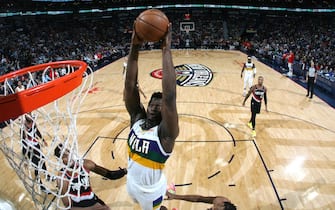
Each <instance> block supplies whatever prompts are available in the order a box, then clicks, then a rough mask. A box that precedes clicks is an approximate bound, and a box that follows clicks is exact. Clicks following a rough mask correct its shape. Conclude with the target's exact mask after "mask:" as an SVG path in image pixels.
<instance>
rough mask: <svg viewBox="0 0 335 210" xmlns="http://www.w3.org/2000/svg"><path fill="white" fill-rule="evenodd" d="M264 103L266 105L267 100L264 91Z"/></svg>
mask: <svg viewBox="0 0 335 210" xmlns="http://www.w3.org/2000/svg"><path fill="white" fill-rule="evenodd" d="M264 103H265V105H267V104H268V99H267V97H266V91H265V93H264Z"/></svg>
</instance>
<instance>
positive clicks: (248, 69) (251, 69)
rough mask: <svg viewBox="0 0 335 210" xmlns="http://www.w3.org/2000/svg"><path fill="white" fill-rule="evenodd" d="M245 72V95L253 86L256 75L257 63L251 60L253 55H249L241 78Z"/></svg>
mask: <svg viewBox="0 0 335 210" xmlns="http://www.w3.org/2000/svg"><path fill="white" fill-rule="evenodd" d="M243 72H244V85H243V96H245V94H246V93H247V86H248V89H250V88H251V86H252V82H253V80H254V78H255V76H256V67H255V64H254V63H253V62H252V61H251V57H250V56H248V60H247V62H245V63H244V65H243V67H242V71H241V78H242V77H243Z"/></svg>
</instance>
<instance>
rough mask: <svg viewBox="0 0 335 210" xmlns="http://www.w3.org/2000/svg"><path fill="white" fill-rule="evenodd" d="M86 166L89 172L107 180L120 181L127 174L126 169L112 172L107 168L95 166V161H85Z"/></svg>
mask: <svg viewBox="0 0 335 210" xmlns="http://www.w3.org/2000/svg"><path fill="white" fill-rule="evenodd" d="M84 166H85V168H87V169H88V170H90V171H92V172H94V173H96V174H99V175H101V176H103V177H106V178H107V179H120V178H122V177H123V176H125V175H126V174H127V169H126V168H120V169H119V170H115V171H111V170H108V169H107V168H104V167H102V166H99V165H97V164H95V163H94V162H93V161H91V160H88V159H85V160H84Z"/></svg>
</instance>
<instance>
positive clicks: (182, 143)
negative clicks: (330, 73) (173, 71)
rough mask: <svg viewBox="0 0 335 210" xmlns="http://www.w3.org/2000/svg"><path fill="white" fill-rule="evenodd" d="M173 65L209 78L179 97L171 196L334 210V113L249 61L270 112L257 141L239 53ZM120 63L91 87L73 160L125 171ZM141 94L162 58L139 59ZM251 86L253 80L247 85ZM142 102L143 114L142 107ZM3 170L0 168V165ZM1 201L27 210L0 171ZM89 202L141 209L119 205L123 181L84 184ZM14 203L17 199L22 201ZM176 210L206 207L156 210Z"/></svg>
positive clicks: (7, 174) (192, 56)
mask: <svg viewBox="0 0 335 210" xmlns="http://www.w3.org/2000/svg"><path fill="white" fill-rule="evenodd" d="M173 57H174V65H175V66H176V65H180V64H203V65H205V66H207V67H209V68H210V69H211V70H212V71H213V74H214V76H213V79H212V81H211V82H210V83H209V84H208V85H207V86H205V87H181V86H178V87H177V94H178V95H177V106H178V113H179V116H180V135H179V137H178V139H177V142H176V145H175V149H174V152H173V155H172V156H171V158H170V159H169V160H168V161H167V164H166V168H165V173H166V176H167V178H168V182H174V183H175V184H176V185H177V193H180V194H201V195H205V196H207V195H208V196H214V195H224V196H227V197H229V198H230V199H231V200H232V202H233V203H235V204H236V205H237V206H238V209H241V210H256V209H262V210H274V209H292V210H293V209H297V210H298V209H299V210H306V209H318V210H327V209H329V210H330V209H334V207H335V153H334V151H335V142H334V140H335V123H334V119H335V111H334V109H333V108H331V107H330V106H329V105H327V104H326V103H324V102H323V101H321V100H320V99H319V98H318V97H316V96H315V97H314V98H313V99H312V100H309V99H307V98H306V97H305V94H306V91H305V89H303V88H302V87H301V86H299V85H297V84H296V83H294V82H293V81H291V80H289V79H288V78H286V77H284V76H282V75H281V74H279V73H277V72H276V71H274V70H272V69H270V68H269V67H267V66H265V65H264V64H262V63H260V62H258V61H255V60H254V62H255V65H256V67H257V75H263V76H264V78H265V80H264V84H265V86H266V87H267V88H268V108H269V112H268V113H267V112H265V110H264V104H263V107H262V112H261V114H259V115H258V116H257V119H256V122H257V125H256V131H257V137H256V139H252V138H251V137H250V133H251V130H250V129H249V128H248V127H247V125H246V123H247V122H248V120H249V118H250V99H249V100H248V101H247V103H246V106H245V107H243V106H242V105H241V104H242V101H243V97H242V87H243V81H242V79H241V78H240V72H241V65H242V63H243V62H245V60H246V55H244V54H242V53H240V52H237V51H206V50H203V51H202V50H198V51H192V50H189V51H186V50H181V51H174V52H173ZM122 63H123V59H120V60H117V61H115V62H114V63H112V64H110V65H108V66H106V67H104V68H103V69H101V70H99V71H97V72H95V73H94V87H93V88H92V91H91V93H90V94H89V95H88V96H87V98H86V99H85V102H84V104H83V106H82V108H81V113H80V114H79V116H78V119H77V125H78V134H79V139H80V140H79V141H80V143H79V144H80V152H81V154H83V155H84V156H85V157H86V158H89V159H92V160H94V161H95V162H96V163H98V164H101V165H103V166H105V167H108V168H110V169H117V168H118V167H119V166H121V167H125V166H126V164H127V162H126V159H127V154H126V138H127V135H128V131H129V116H128V114H127V112H126V110H125V107H124V103H123V100H122V91H123V80H122ZM139 66H140V71H139V84H140V86H141V88H142V89H143V90H144V92H145V94H146V95H147V97H148V98H149V97H150V95H151V93H152V92H153V91H157V90H160V87H161V81H160V80H159V79H156V78H153V77H151V76H150V72H151V71H152V70H155V69H159V68H161V53H160V51H150V52H142V53H141V54H140V59H139ZM254 82H256V80H255V81H254ZM148 98H147V99H144V98H142V99H143V102H144V104H145V105H146V104H147V102H148ZM0 158H1V160H2V161H3V162H4V158H3V155H1V157H0ZM2 166H3V167H2V171H3V172H2V173H1V175H0V177H1V183H0V195H1V197H2V198H7V199H9V200H11V201H12V202H13V203H14V204H15V205H16V207H17V209H33V207H31V206H30V205H31V199H30V198H29V195H27V193H26V192H25V190H24V189H23V187H22V184H21V183H20V181H19V180H18V179H17V178H16V175H15V173H14V172H12V171H11V169H10V168H9V166H8V164H7V163H5V162H4V163H3V164H2ZM91 177H92V178H91V183H92V186H93V189H94V191H95V192H96V194H97V195H98V196H99V197H100V198H101V199H102V200H104V201H105V202H106V203H107V204H108V205H109V206H110V207H111V209H120V210H123V209H125V210H126V209H129V210H130V209H139V207H138V205H136V204H134V203H133V202H132V201H131V199H130V198H129V197H128V195H127V191H126V187H125V183H126V178H123V179H120V180H116V181H112V180H104V179H102V178H101V177H99V176H97V175H94V174H92V176H91ZM20 196H21V197H20ZM164 204H165V205H166V206H167V207H168V208H169V209H172V208H177V209H179V210H190V209H195V210H197V209H206V208H209V207H210V205H207V204H201V203H194V204H193V203H188V202H185V201H164Z"/></svg>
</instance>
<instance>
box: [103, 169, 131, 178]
mask: <svg viewBox="0 0 335 210" xmlns="http://www.w3.org/2000/svg"><path fill="white" fill-rule="evenodd" d="M126 174H127V171H126V170H125V169H120V170H117V171H110V170H108V172H107V173H106V175H104V177H106V178H107V179H120V178H122V177H123V176H124V175H126Z"/></svg>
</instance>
